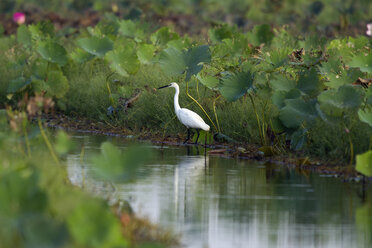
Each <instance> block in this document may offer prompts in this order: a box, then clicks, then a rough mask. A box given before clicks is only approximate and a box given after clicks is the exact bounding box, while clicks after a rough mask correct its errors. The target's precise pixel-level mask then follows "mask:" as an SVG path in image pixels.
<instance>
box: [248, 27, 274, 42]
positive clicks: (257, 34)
mask: <svg viewBox="0 0 372 248" xmlns="http://www.w3.org/2000/svg"><path fill="white" fill-rule="evenodd" d="M247 36H248V39H249V42H250V43H252V44H253V45H254V46H259V45H261V44H262V43H265V44H267V43H270V42H271V40H272V39H273V38H274V33H273V32H272V31H271V27H270V25H268V24H262V25H257V26H255V27H254V28H253V30H252V31H251V32H249V33H248V34H247Z"/></svg>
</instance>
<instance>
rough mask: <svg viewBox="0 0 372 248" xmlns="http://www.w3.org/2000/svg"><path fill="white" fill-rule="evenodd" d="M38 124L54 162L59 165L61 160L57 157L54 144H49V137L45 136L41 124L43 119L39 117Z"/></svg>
mask: <svg viewBox="0 0 372 248" xmlns="http://www.w3.org/2000/svg"><path fill="white" fill-rule="evenodd" d="M37 123H38V124H39V128H40V133H41V136H43V139H44V142H45V144H46V145H47V147H48V149H49V152H50V154H51V155H52V158H53V160H54V162H56V164H57V165H59V164H60V163H59V160H58V158H57V155H56V153H55V152H54V149H53V146H52V144H51V143H50V142H49V139H48V137H47V135H46V134H45V131H44V129H43V125H42V124H41V119H40V117H38V119H37Z"/></svg>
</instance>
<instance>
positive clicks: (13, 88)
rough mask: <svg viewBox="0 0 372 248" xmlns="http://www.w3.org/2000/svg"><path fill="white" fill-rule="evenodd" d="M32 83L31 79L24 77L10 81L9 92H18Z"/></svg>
mask: <svg viewBox="0 0 372 248" xmlns="http://www.w3.org/2000/svg"><path fill="white" fill-rule="evenodd" d="M30 83H31V81H30V80H26V78H24V77H19V78H16V79H13V80H10V81H9V84H8V90H7V93H16V92H17V91H20V90H22V89H24V88H25V87H26V86H27V85H29V84H30Z"/></svg>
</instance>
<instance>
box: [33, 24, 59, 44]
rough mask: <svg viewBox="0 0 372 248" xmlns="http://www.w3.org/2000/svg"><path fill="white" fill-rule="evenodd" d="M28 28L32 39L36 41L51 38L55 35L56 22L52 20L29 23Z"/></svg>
mask: <svg viewBox="0 0 372 248" xmlns="http://www.w3.org/2000/svg"><path fill="white" fill-rule="evenodd" d="M28 30H29V31H30V33H31V37H32V39H33V40H36V41H40V40H45V39H50V38H53V37H54V36H55V31H54V24H53V23H52V22H51V21H50V20H48V21H40V22H38V23H36V24H32V25H29V26H28Z"/></svg>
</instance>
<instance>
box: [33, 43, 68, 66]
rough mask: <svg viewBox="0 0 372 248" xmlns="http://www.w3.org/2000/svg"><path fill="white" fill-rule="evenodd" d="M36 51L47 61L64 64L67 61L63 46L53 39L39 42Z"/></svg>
mask: <svg viewBox="0 0 372 248" xmlns="http://www.w3.org/2000/svg"><path fill="white" fill-rule="evenodd" d="M37 51H38V53H39V54H40V55H41V57H42V58H43V59H45V60H47V61H49V62H52V63H56V64H58V65H60V66H64V65H65V64H66V63H67V52H66V50H65V48H64V47H63V46H61V45H59V44H58V43H56V42H54V41H46V42H39V44H38V46H37Z"/></svg>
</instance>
